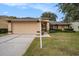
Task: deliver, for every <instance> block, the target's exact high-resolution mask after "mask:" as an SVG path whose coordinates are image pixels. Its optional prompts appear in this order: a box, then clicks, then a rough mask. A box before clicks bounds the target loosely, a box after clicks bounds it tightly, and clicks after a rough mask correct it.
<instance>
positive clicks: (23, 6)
mask: <svg viewBox="0 0 79 59" xmlns="http://www.w3.org/2000/svg"><path fill="white" fill-rule="evenodd" d="M4 5H7V6H11V7H17V8H21V9H26V8H27V7H26V5H28V4H26V3H4Z"/></svg>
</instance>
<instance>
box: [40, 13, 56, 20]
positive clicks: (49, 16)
mask: <svg viewBox="0 0 79 59" xmlns="http://www.w3.org/2000/svg"><path fill="white" fill-rule="evenodd" d="M41 18H48V19H49V20H52V21H56V18H57V15H56V14H54V13H52V12H44V13H43V14H42V16H41Z"/></svg>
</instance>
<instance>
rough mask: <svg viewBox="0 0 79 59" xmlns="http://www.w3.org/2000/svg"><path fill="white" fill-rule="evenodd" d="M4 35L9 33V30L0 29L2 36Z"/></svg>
mask: <svg viewBox="0 0 79 59" xmlns="http://www.w3.org/2000/svg"><path fill="white" fill-rule="evenodd" d="M2 33H8V29H6V28H1V29H0V34H2Z"/></svg>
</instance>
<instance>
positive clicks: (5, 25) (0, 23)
mask: <svg viewBox="0 0 79 59" xmlns="http://www.w3.org/2000/svg"><path fill="white" fill-rule="evenodd" d="M0 28H8V22H7V21H5V20H3V19H0Z"/></svg>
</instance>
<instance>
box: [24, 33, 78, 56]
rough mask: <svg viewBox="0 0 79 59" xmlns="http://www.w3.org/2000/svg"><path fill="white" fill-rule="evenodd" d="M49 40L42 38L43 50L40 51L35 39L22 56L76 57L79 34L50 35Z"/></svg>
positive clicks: (37, 40)
mask: <svg viewBox="0 0 79 59" xmlns="http://www.w3.org/2000/svg"><path fill="white" fill-rule="evenodd" d="M50 35H51V37H50V38H43V48H42V49H40V45H39V42H40V40H39V38H35V39H34V41H33V42H32V44H31V46H30V47H29V48H28V50H27V51H26V52H25V53H24V56H26V55H27V56H78V55H79V32H77V33H61V32H59V33H51V34H50Z"/></svg>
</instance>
